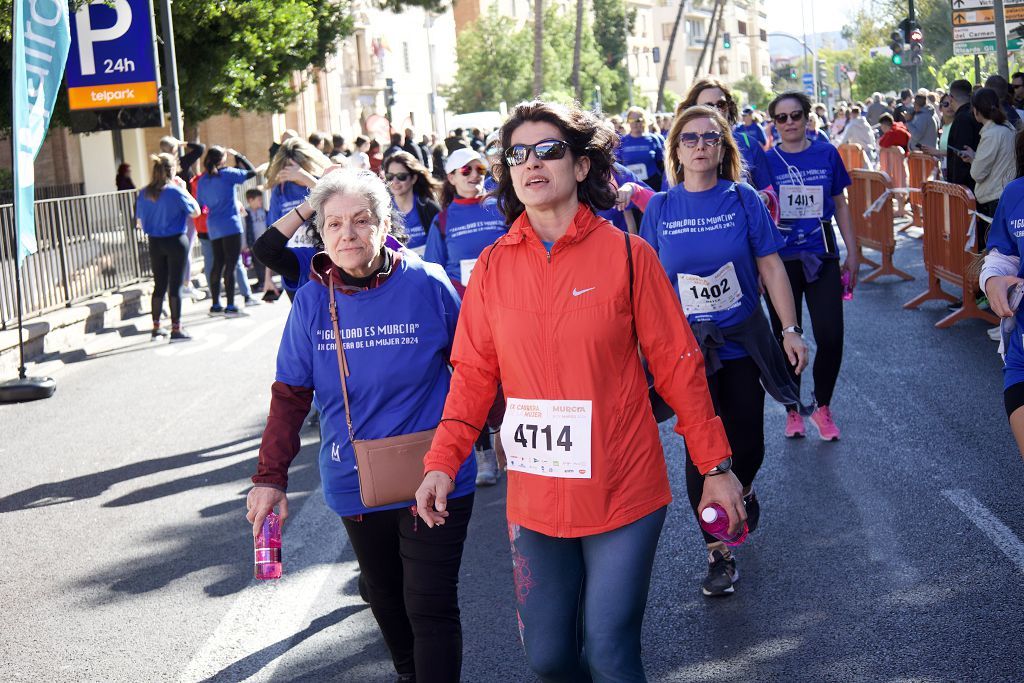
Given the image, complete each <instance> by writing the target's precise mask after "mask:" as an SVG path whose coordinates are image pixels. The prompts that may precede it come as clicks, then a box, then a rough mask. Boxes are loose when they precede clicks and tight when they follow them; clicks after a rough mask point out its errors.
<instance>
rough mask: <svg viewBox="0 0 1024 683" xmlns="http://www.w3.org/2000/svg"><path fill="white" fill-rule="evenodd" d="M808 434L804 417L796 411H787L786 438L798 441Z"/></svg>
mask: <svg viewBox="0 0 1024 683" xmlns="http://www.w3.org/2000/svg"><path fill="white" fill-rule="evenodd" d="M806 434H807V428H806V427H805V426H804V417H803V415H801V414H800V413H798V412H796V411H795V410H787V411H786V438H787V439H796V438H798V437H799V438H803V437H804V436H805V435H806Z"/></svg>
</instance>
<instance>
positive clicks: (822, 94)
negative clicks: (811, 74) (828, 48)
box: [817, 59, 828, 100]
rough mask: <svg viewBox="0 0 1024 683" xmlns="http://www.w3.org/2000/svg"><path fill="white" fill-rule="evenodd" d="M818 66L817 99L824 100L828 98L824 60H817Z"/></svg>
mask: <svg viewBox="0 0 1024 683" xmlns="http://www.w3.org/2000/svg"><path fill="white" fill-rule="evenodd" d="M817 65H818V97H819V98H820V99H823V100H824V99H826V98H827V97H828V69H826V68H825V60H824V59H819V60H818V62H817Z"/></svg>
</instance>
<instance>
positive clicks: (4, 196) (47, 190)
mask: <svg viewBox="0 0 1024 683" xmlns="http://www.w3.org/2000/svg"><path fill="white" fill-rule="evenodd" d="M83 194H85V183H64V184H63V185H43V186H38V187H36V188H35V197H36V200H37V201H38V200H41V199H58V198H60V197H77V196H79V195H83ZM12 202H14V190H0V205H2V204H11V203H12Z"/></svg>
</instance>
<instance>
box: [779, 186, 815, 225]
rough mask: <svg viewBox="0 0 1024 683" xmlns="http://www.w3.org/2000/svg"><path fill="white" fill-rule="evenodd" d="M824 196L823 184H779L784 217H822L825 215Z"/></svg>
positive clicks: (781, 209) (780, 204) (780, 206)
mask: <svg viewBox="0 0 1024 683" xmlns="http://www.w3.org/2000/svg"><path fill="white" fill-rule="evenodd" d="M824 196H825V195H824V192H823V191H822V188H821V185H779V209H780V211H781V215H782V218H784V219H787V218H788V219H798V218H821V217H822V216H824V204H823V203H822V200H823V199H824Z"/></svg>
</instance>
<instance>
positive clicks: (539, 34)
mask: <svg viewBox="0 0 1024 683" xmlns="http://www.w3.org/2000/svg"><path fill="white" fill-rule="evenodd" d="M542 92H544V0H533V96H534V97H536V98H540V96H541V93H542Z"/></svg>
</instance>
